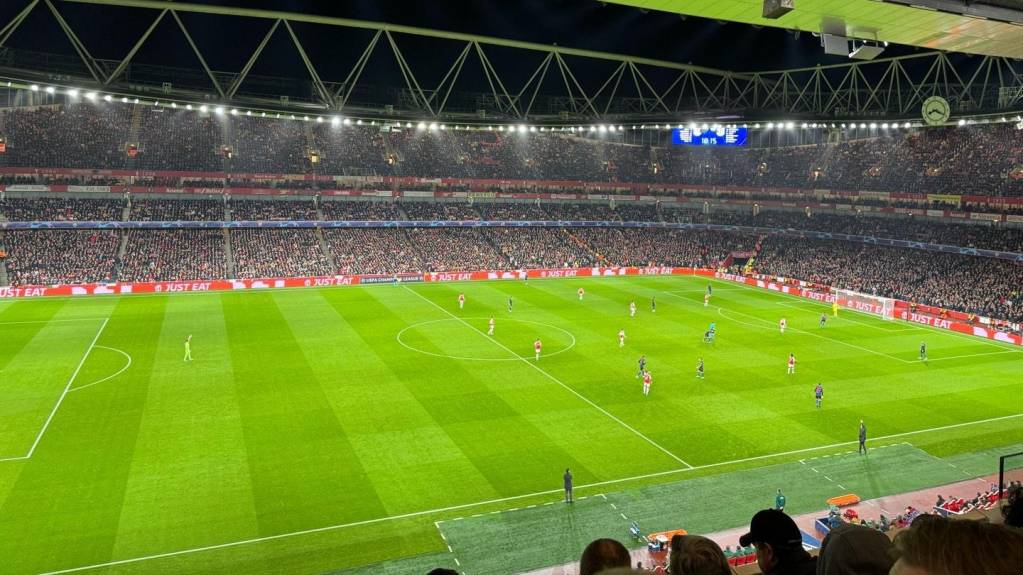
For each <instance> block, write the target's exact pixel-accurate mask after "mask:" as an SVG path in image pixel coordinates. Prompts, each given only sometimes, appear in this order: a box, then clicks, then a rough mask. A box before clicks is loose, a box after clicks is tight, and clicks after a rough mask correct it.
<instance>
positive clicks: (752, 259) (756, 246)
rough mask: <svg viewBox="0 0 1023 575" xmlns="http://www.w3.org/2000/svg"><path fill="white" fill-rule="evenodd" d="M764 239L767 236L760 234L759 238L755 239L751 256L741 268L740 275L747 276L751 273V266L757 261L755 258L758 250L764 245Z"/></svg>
mask: <svg viewBox="0 0 1023 575" xmlns="http://www.w3.org/2000/svg"><path fill="white" fill-rule="evenodd" d="M766 237H767V236H765V235H763V234H761V235H760V236H759V237H757V243H756V244H754V245H753V255H751V256H750V258H749V259H748V260H746V265H744V266H743V267H742V273H746V274H748V273H751V272H752V271H753V265H754V264H755V263H756V261H757V256H759V255H760V250H761V248H762V246H763V245H764V238H766Z"/></svg>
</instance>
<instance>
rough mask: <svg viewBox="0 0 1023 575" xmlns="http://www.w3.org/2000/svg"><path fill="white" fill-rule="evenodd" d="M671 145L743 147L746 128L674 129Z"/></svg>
mask: <svg viewBox="0 0 1023 575" xmlns="http://www.w3.org/2000/svg"><path fill="white" fill-rule="evenodd" d="M671 143H673V144H678V145H681V146H745V145H746V128H741V127H738V126H736V127H723V126H716V127H713V128H708V129H706V130H701V129H693V128H676V129H674V130H672V131H671Z"/></svg>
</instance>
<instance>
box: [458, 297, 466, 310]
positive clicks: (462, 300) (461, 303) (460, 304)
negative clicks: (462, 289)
mask: <svg viewBox="0 0 1023 575" xmlns="http://www.w3.org/2000/svg"><path fill="white" fill-rule="evenodd" d="M464 307H465V294H464V293H460V294H458V309H462V308H464Z"/></svg>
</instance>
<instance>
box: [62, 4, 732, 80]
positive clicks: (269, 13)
mask: <svg viewBox="0 0 1023 575" xmlns="http://www.w3.org/2000/svg"><path fill="white" fill-rule="evenodd" d="M61 1H63V2H72V3H77V4H99V5H103V6H123V7H128V8H149V9H153V10H164V9H171V10H175V11H177V12H194V13H197V14H217V15H221V16H241V17H247V18H264V19H270V20H287V21H289V22H307V23H310V24H323V25H327V26H339V27H343V28H361V29H366V30H382V31H384V32H389V33H392V34H412V35H415V36H427V37H430V38H441V39H445V40H458V41H461V42H478V43H480V44H488V45H494V46H506V47H508V48H520V49H524V50H537V51H541V52H555V53H557V54H560V55H562V56H581V57H584V58H597V59H600V60H614V61H618V62H633V63H635V64H643V65H647V66H657V67H661V68H672V69H676V70H682V69H688V70H699V71H701V72H704V73H707V74H714V75H719V76H720V75H730V74H732V73H731V72H726V71H724V70H716V69H714V68H707V67H703V66H692V65H689V64H680V63H678V62H671V61H668V60H656V59H653V58H638V57H634V56H626V55H622V54H612V53H610V52H600V51H596V50H582V49H579V48H566V47H562V46H551V45H546V44H538V43H535V42H523V41H519V40H508V39H505V38H495V37H493V36H480V35H478V34H464V33H461V32H448V31H445V30H432V29H429V28H419V27H416V26H403V25H399V24H388V23H384V22H371V21H368V20H355V19H351V18H335V17H331V16H318V15H315V14H301V13H297V12H284V11H279V10H260V9H255V8H234V7H228V6H213V5H204V4H191V3H187V2H182V3H178V2H174V3H171V2H166V1H163V0H61Z"/></svg>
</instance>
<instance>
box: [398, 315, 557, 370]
mask: <svg viewBox="0 0 1023 575" xmlns="http://www.w3.org/2000/svg"><path fill="white" fill-rule="evenodd" d="M455 319H461V318H455ZM465 319H478V320H485V319H487V318H479V317H470V318H465ZM445 321H452V320H450V319H434V320H429V321H421V322H419V323H414V324H412V325H410V326H407V327H405V328H404V329H402V330H401V331H399V332H398V334H397V335H395V336H394V338H395V339H396V340H397V341H398V343H399V344H401V346H402V347H404V348H405V349H408V350H410V351H414V352H416V353H421V354H424V355H431V356H433V357H442V358H445V359H458V360H463V361H518V360H519V358H518V357H506V358H500V357H494V358H492V357H465V356H458V355H449V354H446V353H435V352H432V351H426V350H425V349H419V348H418V347H413V346H411V345H409V344H407V343H405V342H404V341H402V339H401V334H403V333H405V332H406V331H408V330H410V329H415V328H417V327H420V326H424V325H428V324H433V323H441V322H445ZM502 321H514V322H519V323H531V324H533V325H542V326H544V327H549V328H551V329H556V330H558V331H560V332H562V333H564V334H566V335H568V337H570V338H572V343H570V344H568V347H565V348H562V349H559V350H558V351H555V352H552V353H548V354H547V355H545V356H544V357H552V356H555V355H558V354H561V353H565V352H566V351H568V350H570V349H572V348H573V347H575V344H576V339H575V335H574V334H573V333H572V332H570V331H568V330H567V329H563V328H560V327H558V326H556V325H551V324H549V323H541V322H538V321H527V320H524V319H507V320H502ZM463 323H464V322H463Z"/></svg>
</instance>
